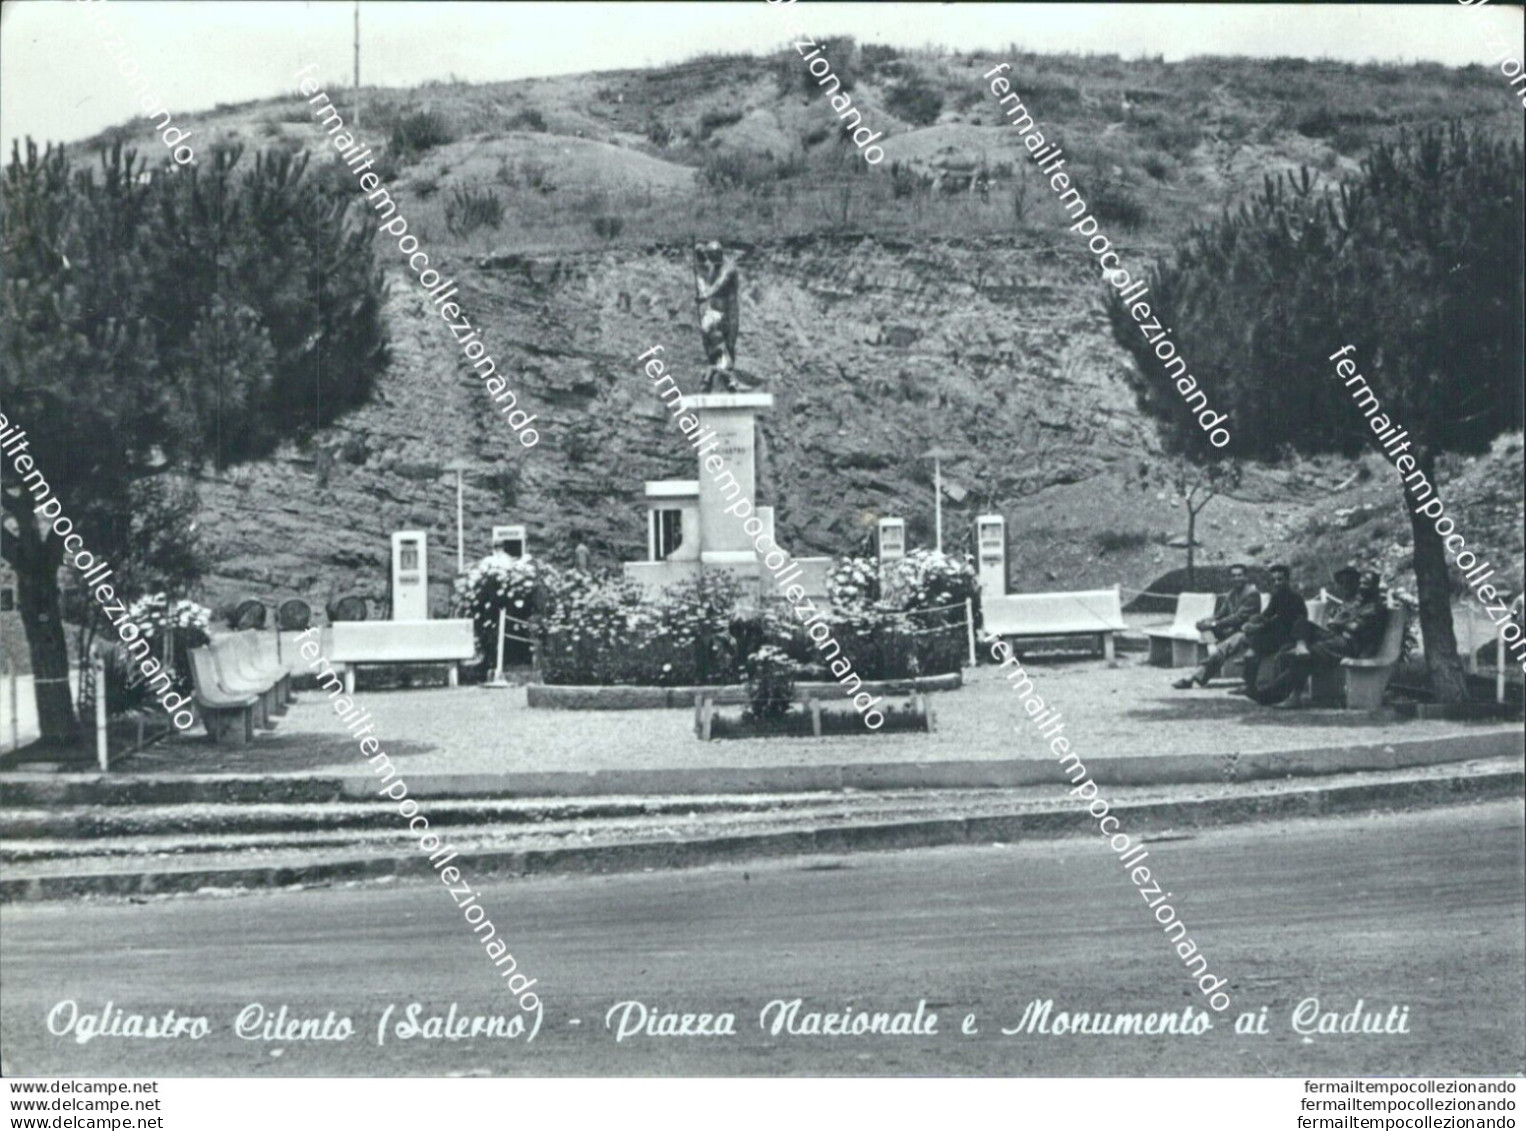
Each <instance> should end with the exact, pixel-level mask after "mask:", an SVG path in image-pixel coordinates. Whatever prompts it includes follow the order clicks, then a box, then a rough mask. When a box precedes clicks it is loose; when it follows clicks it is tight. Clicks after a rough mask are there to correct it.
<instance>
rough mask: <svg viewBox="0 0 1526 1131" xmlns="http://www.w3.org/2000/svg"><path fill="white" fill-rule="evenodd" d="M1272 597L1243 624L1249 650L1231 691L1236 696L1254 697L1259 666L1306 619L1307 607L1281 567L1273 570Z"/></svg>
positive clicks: (1286, 568) (1275, 651)
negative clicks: (1240, 681) (1242, 678)
mask: <svg viewBox="0 0 1526 1131" xmlns="http://www.w3.org/2000/svg"><path fill="white" fill-rule="evenodd" d="M1268 572H1269V573H1271V575H1272V595H1271V600H1270V601H1268V602H1267V606H1266V609H1265V610H1264V611H1262V612H1261V613H1258V614H1257V615H1256V616H1253V617H1251V619H1250V620H1248V621H1246V622H1245V639H1246V641H1247V642H1248V643H1249V644H1250V649H1249V650H1248V651H1247V652H1246V653H1245V682H1244V683H1243V684H1242V685H1241V686H1239V687H1237V688H1235V691H1234V693H1235V694H1238V695H1250V696H1254V695H1255V692H1256V682H1257V677H1258V676H1259V674H1260V671H1261V662H1262V661H1263V660H1266V659H1270V658H1271V657H1273V656H1275V655H1276V654H1277V653H1278V652H1279V651H1280V650H1281V649H1282V647H1283V646H1284V645H1286V644H1289V643H1291V642H1292V640H1293V631H1294V629H1295V628H1297V626H1298V625H1299V623H1300V622H1302V621H1306V620H1308V619H1309V607H1308V605H1306V604H1304V599H1303V598H1302V597H1300V596H1299V595H1298V594H1297V593H1295V592H1294V591H1293V585H1292V576H1293V575H1292V571H1291V570H1289V569H1288V567H1287V566H1285V565H1277V566H1273V567H1272V568H1271V569H1270V570H1269V571H1268Z"/></svg>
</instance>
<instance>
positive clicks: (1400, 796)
mask: <svg viewBox="0 0 1526 1131" xmlns="http://www.w3.org/2000/svg"><path fill="white" fill-rule="evenodd" d="M1523 790H1526V770H1520V769H1511V770H1500V771H1494V772H1490V773H1485V774H1475V775H1465V776H1458V777H1424V778H1412V779H1409V780H1406V781H1399V782H1372V783H1365V784H1360V785H1348V786H1338V787H1334V788H1314V789H1308V790H1296V791H1281V792H1276V793H1257V794H1249V795H1246V796H1241V797H1222V798H1207V799H1202V800H1197V801H1158V802H1142V803H1138V804H1132V805H1130V804H1121V805H1115V806H1114V807H1113V813H1114V814H1115V815H1116V816H1117V817H1118V819H1119V822H1120V825H1121V827H1122V828H1123V829H1124V830H1127V831H1128V832H1129V833H1130V834H1131V835H1133V836H1135V837H1136V838H1138V836H1139V835H1140V834H1142V833H1149V832H1151V831H1159V830H1161V829H1163V828H1171V829H1181V828H1212V827H1215V826H1220V825H1228V824H1237V823H1244V822H1249V821H1257V820H1274V819H1289V818H1296V817H1315V816H1331V815H1335V814H1342V813H1355V812H1363V811H1371V810H1381V809H1424V808H1431V807H1435V806H1439V805H1447V804H1457V803H1464V802H1476V801H1484V800H1492V799H1496V798H1519V797H1520V796H1521V794H1522V792H1523ZM1094 835H1095V833H1094V830H1093V827H1092V823H1091V821H1090V820H1089V819H1087V818H1086V816H1085V815H1084V814H1083V813H1082V812H1081V811H1080V810H1079V809H1068V808H1067V809H1059V810H1051V811H1047V812H1041V813H1027V814H1011V815H996V816H982V817H962V818H961V817H954V818H947V819H930V820H920V821H891V822H882V823H878V824H865V825H847V826H829V827H825V828H821V829H814V830H797V831H790V832H776V833H759V834H755V835H746V834H739V835H731V836H717V837H709V838H701V839H696V840H690V841H676V842H674V841H669V842H641V843H632V844H609V845H597V846H586V847H567V848H555V849H531V850H505V851H502V852H485V853H476V854H472V855H463V856H462V859H463V861H465V862H467V863H468V864H469V866H470V868H471V872H472V874H473V875H474V876H481V875H497V876H500V877H502V876H505V875H507V876H532V875H549V874H559V873H575V874H597V873H607V872H629V871H637V870H641V869H647V868H689V867H698V866H701V865H706V864H719V863H728V862H736V861H743V860H757V859H767V858H776V857H782V856H799V855H814V854H834V853H847V852H871V851H885V850H890V849H905V848H929V847H936V846H943V845H961V844H990V843H992V842H1002V843H1014V842H1018V841H1023V840H1050V839H1056V838H1059V837H1067V836H1075V837H1082V838H1090V837H1092V836H1094ZM432 874H433V873H432V872H431V870H430V867H429V862H428V860H427V859H425V858H424V857H423V856H421V855H419V854H418V853H407V854H400V855H398V856H396V857H376V858H369V859H356V860H341V861H330V862H326V863H321V864H314V865H310V866H297V867H267V868H259V867H249V868H240V867H232V868H204V869H194V868H193V869H184V870H174V869H166V870H164V871H151V870H144V871H140V872H136V873H116V872H113V873H82V874H77V875H69V876H42V877H30V878H21V879H16V878H11V879H4V880H0V903H14V902H23V901H37V900H48V899H66V898H72V897H77V896H82V895H116V896H122V895H152V894H164V893H176V892H179V893H185V892H194V891H197V890H199V889H201V888H208V887H212V888H272V887H287V886H290V885H293V884H324V883H335V882H343V881H350V880H366V879H380V878H383V877H387V876H392V877H397V878H407V877H413V876H424V875H432Z"/></svg>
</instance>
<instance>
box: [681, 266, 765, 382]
mask: <svg viewBox="0 0 1526 1131" xmlns="http://www.w3.org/2000/svg"><path fill="white" fill-rule="evenodd" d="M694 286H695V299H694V301H695V302H696V303H697V304H698V305H699V336H700V340H701V341H702V342H703V343H704V346H705V360H706V361H708V362H709V363H710V368H709V369H708V370H707V371H706V373H705V384H704V391H705V392H707V393H709V392H712V391H714V389H715V387H716V382H717V381H720V382H721V388H722V389H723V390H724V391H725V392H728V393H735V392H739V391H742V390H744V389H756V388H758V387H759V386H760V385H761V384H762V382H761V381H756V380H752V379H751V378H749V377H748V376H747V375H746V374H744V373H743V372H742V371H741V370H739V369H738V368H737V365H736V348H737V329H738V327H739V324H740V322H741V314H742V275H741V272H740V271H739V270H738V269H737V261H736V257H735V256H733V255H731V254H730V253H729V252H727V251H726V250H725V249H724V248H722V247H721V244H720V241H719V240H710V241H708V242H702V243H696V244H695V245H694ZM739 378H740V380H741V382H742V383H741V384H740V385H739V384H738V379H739Z"/></svg>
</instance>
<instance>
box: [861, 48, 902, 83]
mask: <svg viewBox="0 0 1526 1131" xmlns="http://www.w3.org/2000/svg"><path fill="white" fill-rule="evenodd" d="M900 57H901V53H900V52H899V51H897V50H896V49H895V48H894V47H891V46H890V45H889V44H881V43H866V44H864V45H863V46H862V47H860V48H859V50H858V61H859V66H860V67H862V68H863V72H864V74H865V76H867V77H870V78H872V77H873V76H874V73H875V72H876V71H878V70H879V69H880V68H881V67H883V66H884V65H885V64H886V63H889V62H892V61H894V60H896V59H899V58H900Z"/></svg>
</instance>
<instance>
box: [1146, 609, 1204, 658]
mask: <svg viewBox="0 0 1526 1131" xmlns="http://www.w3.org/2000/svg"><path fill="white" fill-rule="evenodd" d="M1217 603H1218V598H1217V597H1216V596H1215V595H1214V594H1212V593H1178V594H1177V595H1176V619H1175V620H1174V621H1172V622H1171V627H1170V628H1156V629H1150V630H1148V631H1146V632H1145V635H1146V636H1148V637H1149V638H1150V663H1152V664H1154V665H1155V666H1156V667H1171V668H1195V667H1197V666H1198V665H1199V664H1201V663H1202V662H1203V661H1204V660H1205V659H1206V658H1207V655H1208V646H1209V645H1210V644H1212V643H1213V633H1211V632H1201V631H1199V630H1198V627H1197V622H1198V621H1200V620H1206V619H1207V618H1209V617H1211V616H1213V609H1214V606H1215V605H1216V604H1217Z"/></svg>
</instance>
